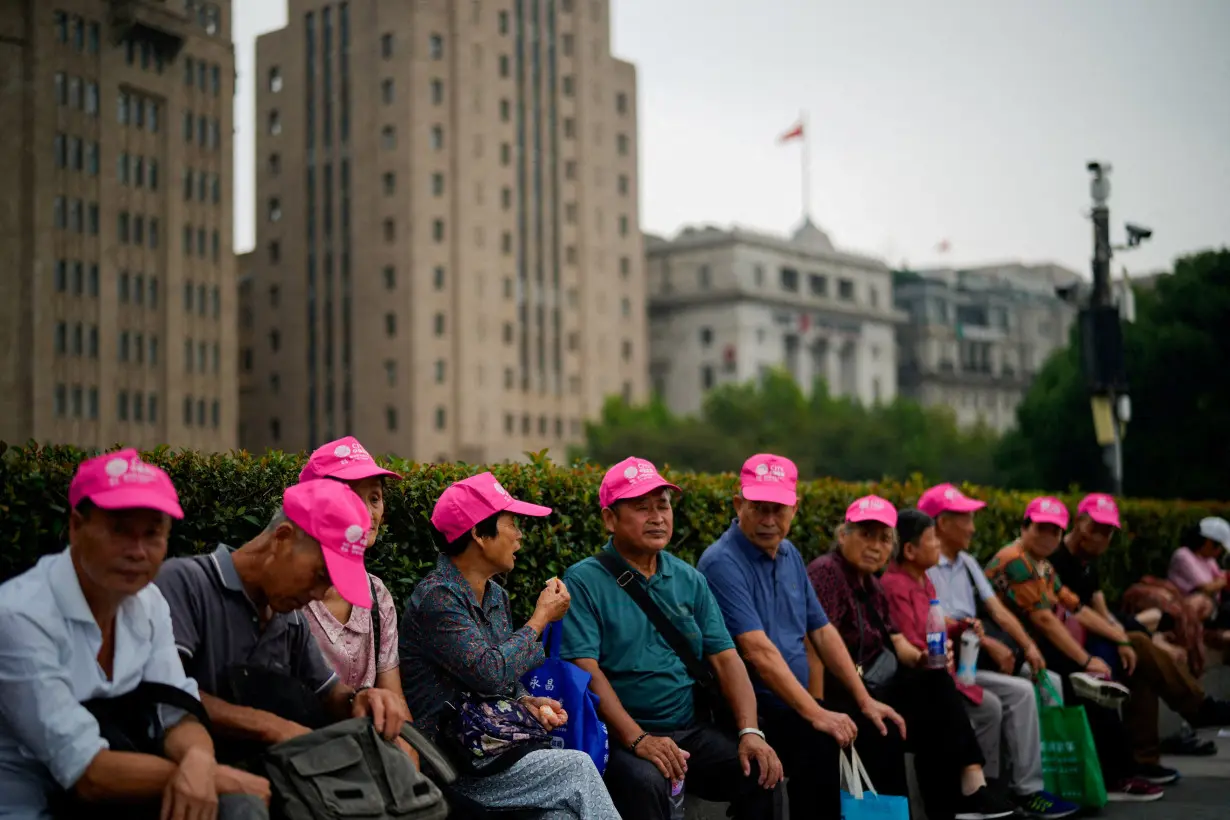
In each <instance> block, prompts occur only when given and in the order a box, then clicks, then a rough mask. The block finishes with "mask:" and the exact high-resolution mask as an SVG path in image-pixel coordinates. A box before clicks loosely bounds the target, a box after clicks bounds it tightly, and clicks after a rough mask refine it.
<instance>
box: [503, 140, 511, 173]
mask: <svg viewBox="0 0 1230 820" xmlns="http://www.w3.org/2000/svg"><path fill="white" fill-rule="evenodd" d="M511 164H512V146H511V145H509V144H508V143H506V142H503V143H500V165H503V166H504V167H506V168H507V167H508V166H509V165H511Z"/></svg>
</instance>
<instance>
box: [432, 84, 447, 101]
mask: <svg viewBox="0 0 1230 820" xmlns="http://www.w3.org/2000/svg"><path fill="white" fill-rule="evenodd" d="M431 103H432V105H443V104H444V81H443V80H432V81H431Z"/></svg>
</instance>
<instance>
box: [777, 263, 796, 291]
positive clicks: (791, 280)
mask: <svg viewBox="0 0 1230 820" xmlns="http://www.w3.org/2000/svg"><path fill="white" fill-rule="evenodd" d="M779 275H780V277H781V283H782V290H788V291H790V292H791V293H798V290H799V272H798V271H797V270H795V269H794V268H782V269H781V270H780V271H779Z"/></svg>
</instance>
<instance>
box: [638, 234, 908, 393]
mask: <svg viewBox="0 0 1230 820" xmlns="http://www.w3.org/2000/svg"><path fill="white" fill-rule="evenodd" d="M645 247H646V255H647V257H648V264H647V272H648V278H649V282H648V295H649V336H650V341H649V359H650V364H649V368H650V370H649V372H650V380H651V383H652V386H653V389H654V390H655V391H656V392H657V393H658V395H660V396H661V397H662V398H663V399H664V400H665V402H666V404H667V406H669V407H670V409H671V410H672V411H673V412H675V413H679V414H695V413H698V412H699V411H700V409H701V406H702V403H703V399H704V395H705V393H706V392H707V391H709V390H710V389H712V388H714V387H716V386H717V385H720V384H725V383H730V382H746V381H749V380H752V379H756V378H758V377H760V376H762V375H763V374H764V373H765V372H766V371H768V370H770V369H772V368H775V367H783V368H785V369H786V370H787V371H788V372H789V373H791V374H792V375H793V376H794V378H795V380H796V381H797V382H798V384H799V385H800V387H802V389H803V390H804V392H805V393H810V392H811V388H812V385H813V384H814V382H815V380H816V379H817V378H822V379H824V380H825V382H826V383H827V384H828V387H829V392H830V393H832V394H834V395H841V396H850V397H853V398H856V399H857V400H859V401H861V402H863V403H865V404H872V403H874V402H888V401H891V400H892V399H893V397H894V396H895V395H896V393H897V361H896V347H895V344H896V343H895V338H894V326H895V325H896V324H898V323H901V322H904V321H905V315H904V314H903V313H901V312H899V311H897V310H896V309H895V307H894V305H893V296H892V275H891V273H890V271H889V269H888V267H887V266H886V265H885V264H884V263H883V262H881V261H879V260H877V259H872V258H869V257H865V256H859V255H856V254H851V253H845V252H842V251H838V250H836V249H835V248H834V247H833V244H832V243H831V242H830V241H829V239H828V237H827V236H826V235H825V234H824V232H823V231H821V230H820V229H819V228H817V227H816V226H815V225H813V224H812V223H811V222H810V221H807V222H805V223H804V224H803V225H802V227H800V228H799V229H798V230H797V231H796V232H795V234H794V236H792V237H790V238H786V237H780V236H774V235H771V234H765V233H760V232H756V231H750V230H747V229H744V228H732V229H729V230H723V229H719V228H715V227H709V226H706V227H702V228H692V227H689V228H685V229H684V230H683V231H681V232H680V233H679V234H678V235H677V236H676V237H675V238H673V239H670V240H667V239H663V238H661V237H654V236H647V237H646V241H645Z"/></svg>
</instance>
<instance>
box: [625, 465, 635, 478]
mask: <svg viewBox="0 0 1230 820" xmlns="http://www.w3.org/2000/svg"><path fill="white" fill-rule="evenodd" d="M624 478H626V479H628V480H629V481H631V480H632V479H634V478H636V468H635V467H625V468H624Z"/></svg>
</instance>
